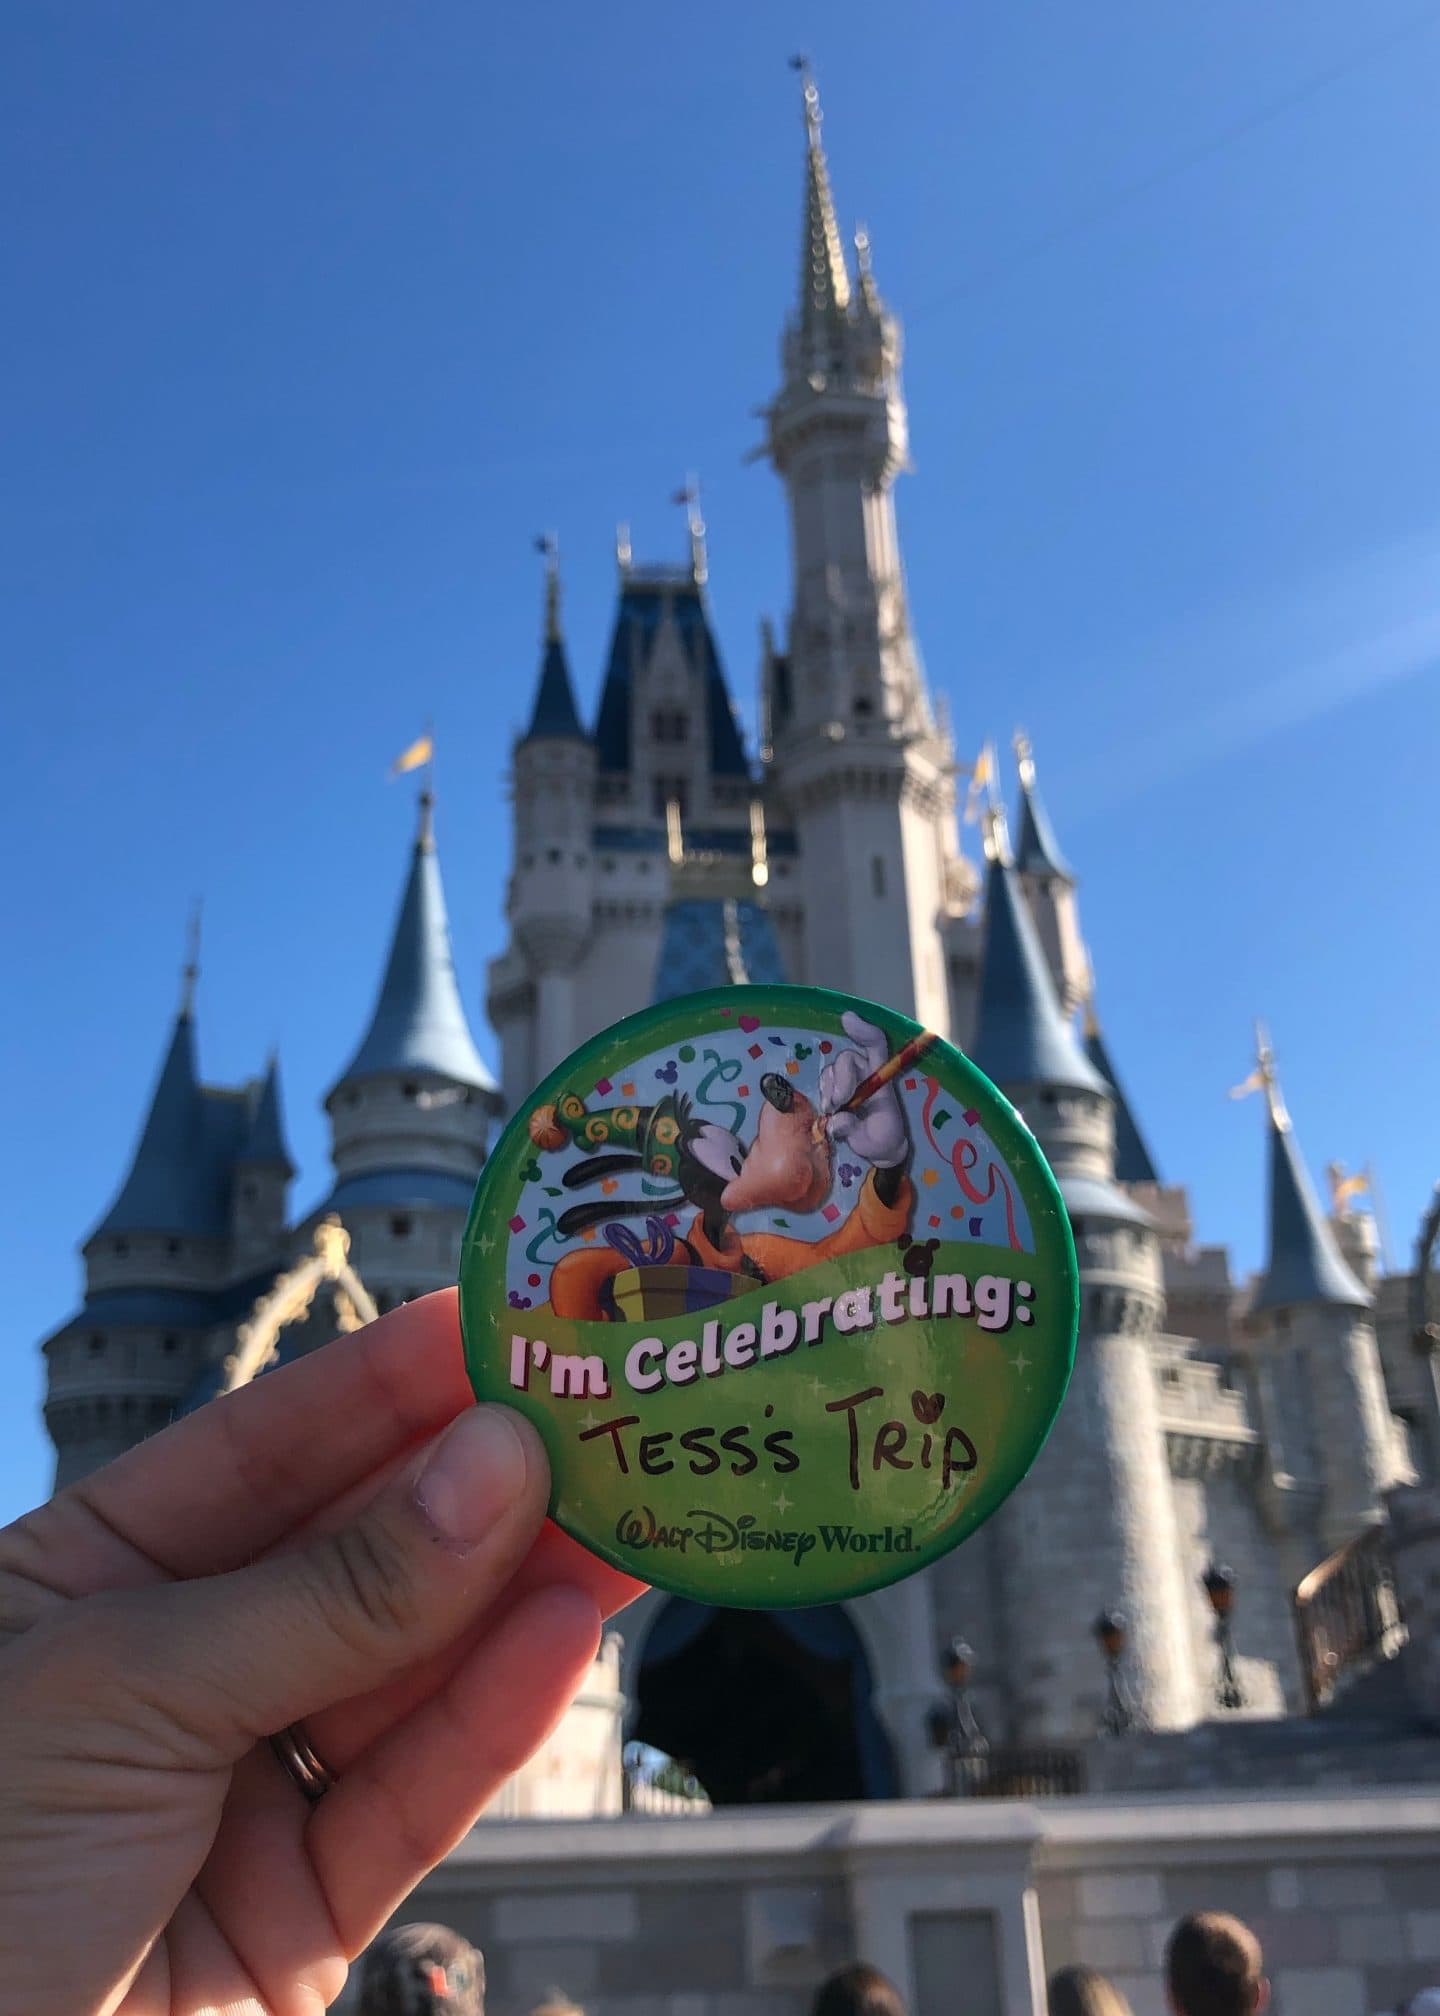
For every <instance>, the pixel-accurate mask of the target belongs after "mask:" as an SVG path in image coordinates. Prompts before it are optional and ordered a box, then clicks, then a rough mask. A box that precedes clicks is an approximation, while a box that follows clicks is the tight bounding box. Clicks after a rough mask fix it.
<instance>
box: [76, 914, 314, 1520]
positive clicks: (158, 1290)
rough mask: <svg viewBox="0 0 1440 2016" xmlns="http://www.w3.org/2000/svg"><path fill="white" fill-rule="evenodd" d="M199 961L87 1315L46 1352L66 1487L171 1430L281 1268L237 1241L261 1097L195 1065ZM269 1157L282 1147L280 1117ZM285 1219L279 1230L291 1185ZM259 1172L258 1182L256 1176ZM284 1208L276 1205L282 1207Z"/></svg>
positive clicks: (108, 1234) (102, 1246) (101, 1229)
mask: <svg viewBox="0 0 1440 2016" xmlns="http://www.w3.org/2000/svg"><path fill="white" fill-rule="evenodd" d="M196 972H197V968H196V962H195V955H194V953H193V951H192V955H191V959H190V963H189V965H188V966H187V968H186V974H185V984H184V993H183V997H182V1000H181V1005H180V1011H179V1013H178V1015H177V1016H176V1018H175V1023H174V1026H173V1028H172V1029H171V1032H170V1039H169V1042H168V1043H167V1045H166V1048H165V1055H164V1058H163V1060H162V1062H161V1066H160V1073H159V1076H158V1078H157V1080H156V1083H155V1089H154V1092H153V1093H152V1095H151V1099H150V1105H149V1108H148V1110H147V1112H146V1116H145V1120H144V1124H143V1126H142V1127H141V1130H140V1139H139V1142H138V1143H137V1145H136V1148H135V1153H134V1156H133V1157H132V1159H131V1163H130V1167H129V1169H128V1171H127V1172H126V1175H125V1180H124V1182H123V1183H122V1184H121V1186H120V1189H119V1192H118V1193H117V1195H116V1197H115V1199H114V1201H113V1203H112V1204H111V1205H110V1207H109V1209H108V1210H107V1211H106V1213H105V1215H104V1216H103V1218H102V1219H101V1220H100V1222H99V1224H98V1225H97V1226H96V1227H95V1229H94V1231H93V1232H92V1233H91V1234H90V1236H89V1237H88V1238H87V1239H86V1241H85V1244H84V1247H83V1248H82V1252H83V1255H84V1261H85V1294H84V1299H83V1301H82V1303H81V1306H80V1308H79V1309H78V1310H77V1311H76V1312H75V1314H74V1315H72V1316H71V1317H70V1318H69V1319H68V1320H67V1321H66V1322H65V1323H63V1324H62V1325H61V1326H60V1327H59V1329H58V1330H56V1331H55V1332H54V1333H53V1334H52V1335H51V1336H50V1337H49V1338H48V1339H47V1340H46V1343H45V1346H44V1349H45V1355H46V1359H47V1365H48V1386H47V1393H46V1402H45V1420H46V1426H47V1427H48V1428H49V1431H50V1435H51V1438H52V1440H53V1441H54V1443H55V1450H56V1477H55V1481H56V1487H57V1489H58V1488H59V1487H60V1486H62V1485H65V1484H68V1483H71V1482H73V1481H74V1480H75V1479H76V1478H77V1477H83V1476H85V1475H87V1474H88V1472H90V1471H91V1470H94V1469H96V1468H97V1467H98V1466H99V1465H100V1464H102V1463H106V1462H109V1460H110V1459H111V1458H112V1457H113V1456H117V1455H119V1454H120V1453H121V1451H122V1450H125V1449H128V1448H130V1447H131V1446H132V1445H133V1444H134V1443H136V1442H139V1441H141V1440H143V1438H144V1437H145V1436H146V1435H149V1434H152V1433H153V1432H154V1431H155V1430H156V1429H157V1428H163V1427H164V1426H165V1424H166V1423H167V1422H168V1421H169V1420H170V1418H171V1415H172V1414H173V1412H174V1411H175V1408H176V1407H177V1406H178V1404H179V1403H180V1401H181V1400H182V1399H183V1397H184V1395H185V1394H186V1393H187V1392H188V1391H189V1389H190V1387H191V1385H192V1384H193V1382H194V1380H195V1378H196V1376H197V1375H198V1374H199V1373H200V1371H201V1370H202V1369H203V1368H204V1367H205V1365H206V1364H207V1362H208V1356H209V1344H210V1339H211V1337H212V1335H213V1333H214V1332H215V1330H216V1326H217V1325H219V1324H221V1323H223V1321H224V1320H225V1317H226V1315H227V1311H228V1304H229V1301H230V1299H231V1298H232V1297H233V1295H234V1293H235V1292H236V1290H237V1287H238V1286H239V1285H240V1283H241V1282H242V1281H243V1277H244V1274H245V1272H246V1268H247V1265H248V1267H249V1268H250V1270H251V1271H263V1268H264V1265H265V1263H266V1262H267V1261H273V1260H274V1258H276V1257H277V1253H278V1245H279V1238H280V1224H279V1222H277V1221H276V1218H275V1215H274V1211H273V1209H272V1211H271V1212H270V1214H269V1222H270V1224H271V1226H272V1228H273V1233H274V1237H273V1240H272V1244H271V1249H270V1251H269V1253H266V1252H265V1251H264V1248H263V1242H261V1241H260V1240H259V1238H258V1231H257V1238H256V1240H255V1241H254V1242H253V1243H252V1244H250V1245H249V1246H248V1247H247V1248H246V1249H245V1250H244V1251H243V1252H242V1251H240V1250H239V1249H238V1248H237V1245H236V1242H235V1240H234V1238H233V1236H232V1232H233V1227H234V1225H235V1222H236V1217H237V1213H238V1212H239V1210H240V1208H241V1207H240V1204H239V1202H238V1199H239V1196H240V1192H241V1187H242V1184H243V1182H244V1180H245V1178H244V1175H243V1159H242V1158H243V1156H244V1152H245V1148H246V1145H247V1142H250V1141H251V1140H252V1139H254V1127H255V1120H256V1118H257V1117H258V1116H259V1113H260V1107H259V1106H258V1105H257V1099H258V1098H259V1097H260V1091H259V1088H258V1087H257V1086H256V1085H254V1084H252V1085H247V1086H241V1087H230V1086H212V1085H204V1084H202V1083H201V1081H200V1075H199V1070H198V1067H197V1063H196V1054H195V1019H194V987H195V979H196ZM274 1120H275V1126H274V1130H273V1131H272V1130H271V1129H270V1127H269V1123H268V1122H267V1130H266V1135H265V1136H264V1137H262V1141H261V1146H262V1147H264V1148H265V1152H266V1154H267V1157H268V1156H269V1155H270V1154H271V1153H272V1151H273V1150H274V1148H275V1147H276V1146H277V1145H278V1146H279V1148H280V1154H281V1156H282V1157H283V1155H284V1150H283V1144H280V1142H279V1134H278V1106H277V1107H276V1109H275V1114H274ZM267 1167H268V1168H269V1170H270V1174H271V1180H272V1181H273V1180H274V1179H275V1178H276V1177H277V1176H278V1177H279V1199H278V1212H279V1221H281V1222H283V1213H284V1184H285V1181H286V1180H288V1158H286V1159H285V1164H284V1170H285V1173H284V1174H283V1175H281V1174H280V1172H279V1169H278V1167H277V1166H276V1165H274V1164H271V1163H267ZM257 1173H258V1172H257ZM273 1202H274V1200H273V1199H272V1205H273Z"/></svg>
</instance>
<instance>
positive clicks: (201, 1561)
mask: <svg viewBox="0 0 1440 2016" xmlns="http://www.w3.org/2000/svg"><path fill="white" fill-rule="evenodd" d="M549 1489H550V1482H549V1471H548V1468H547V1465H546V1461H545V1453H544V1449H543V1448H542V1446H541V1443H540V1439H539V1437H538V1436H537V1435H536V1433H535V1431H534V1430H533V1429H532V1428H531V1427H530V1426H529V1424H528V1423H527V1422H525V1421H523V1420H522V1419H521V1418H520V1416H519V1415H516V1414H512V1413H510V1412H508V1411H507V1410H505V1409H502V1408H497V1407H476V1406H473V1405H472V1404H471V1395H470V1390H469V1386H468V1384H467V1381H466V1378H465V1370H464V1365H463V1363H462V1359H461V1353H460V1338H459V1326H458V1321H457V1314H456V1302H455V1295H454V1292H453V1290H452V1291H450V1292H449V1293H447V1294H442V1295H431V1296H428V1297H427V1298H426V1299H425V1300H424V1301H421V1302H415V1303H411V1304H410V1305H409V1306H408V1307H406V1308H403V1309H400V1310H397V1311H396V1312H395V1313H394V1314H393V1315H391V1316H387V1317H385V1318H383V1319H382V1320H381V1321H380V1322H378V1323H374V1324H372V1325H370V1326H369V1328H368V1329H365V1330H362V1331H360V1332H358V1333H357V1334H356V1335H355V1336H353V1337H349V1338H346V1339H344V1340H342V1341H340V1342H337V1343H334V1344H330V1345H327V1346H326V1347H325V1348H324V1349H323V1350H320V1351H318V1352H314V1353H312V1354H310V1355H309V1356H307V1357H305V1358H303V1359H301V1360H300V1361H299V1362H298V1363H296V1364H295V1365H292V1366H289V1367H287V1368H286V1369H285V1370H283V1371H279V1372H274V1373H271V1374H269V1375H267V1376H266V1377H265V1378H264V1379H262V1380H260V1381H259V1382H258V1384H256V1385H254V1386H251V1387H247V1388H246V1389H245V1390H244V1391H242V1392H240V1393H237V1394H235V1395H234V1396H233V1397H231V1398H227V1399H223V1400H218V1401H212V1402H210V1403H209V1404H208V1405H207V1406H205V1407H203V1408H201V1409H200V1410H199V1412H198V1413H196V1414H193V1415H191V1416H189V1417H188V1418H187V1419H185V1420H183V1421H180V1422H178V1423H177V1424H176V1425H175V1426H174V1427H173V1428H170V1429H167V1430H166V1432H165V1433H164V1434H162V1435H157V1436H156V1437H154V1439H153V1440H151V1441H149V1442H146V1443H143V1444H142V1445H141V1446H140V1447H139V1448H137V1449H133V1450H131V1451H130V1452H129V1454H128V1455H125V1456H122V1457H121V1458H120V1459H119V1460H118V1461H117V1462H115V1463H112V1464H110V1465H109V1466H108V1467H107V1468H106V1469H104V1470H101V1471H99V1472H98V1473H97V1474H96V1475H95V1476H93V1477H90V1478H87V1479H86V1480H85V1481H84V1482H83V1483H80V1484H77V1485H74V1486H72V1487H71V1488H70V1489H69V1490H68V1491H64V1492H62V1493H61V1494H60V1495H59V1496H58V1497H57V1498H55V1499H53V1500H52V1501H51V1502H50V1503H49V1504H48V1505H45V1506H42V1507H41V1508H40V1509H39V1510H38V1511H36V1512H32V1513H30V1514H28V1515H27V1516H26V1517H25V1518H24V1519H21V1520H19V1521H18V1522H17V1523H16V1524H15V1525H13V1526H11V1527H8V1528H6V1529H5V1530H4V1531H3V1532H0V1952H3V1953H4V1955H5V1964H4V1968H3V1971H0V2012H3V2016H12V2012H13V2016H19V2012H23V2016H102V2012H103V2016H199V2012H202V2011H207V2012H208V2011H214V2010H216V2009H224V2010H225V2011H226V2012H227V2016H242V2012H246V2016H317V2012H318V2011H319V2010H321V2009H323V2008H326V2007H328V2006H329V2004H330V2003H331V2002H332V2001H333V2000H334V1999H335V1997H336V1996H337V1995H338V1994H339V1993H340V1990H341V1988H342V1986H343V1985H344V1981H345V1974H346V1963H347V1961H348V1960H349V1959H351V1958H353V1956H354V1955H355V1954H356V1953H358V1952H359V1951H360V1950H361V1948H362V1947H363V1946H365V1945H366V1944H367V1942H368V1941H369V1940H370V1939H371V1938H373V1936H374V1935H375V1933H376V1932H377V1931H378V1930H379V1928H380V1927H381V1926H382V1925H383V1924H384V1922H385V1920H386V1919H387V1918H388V1917H389V1916H390V1914H391V1913H392V1912H393V1911H394V1909H395V1907H396V1906H397V1905H398V1904H399V1903H400V1902H401V1900H402V1899H403V1898H404V1897H405V1896H406V1894H407V1893H408V1892H409V1891H410V1890H411V1889H412V1888H413V1886H414V1885H415V1883H416V1882H418V1880H419V1879H420V1877H421V1876H422V1875H424V1873H425V1872H426V1870H427V1869H429V1868H430V1867H431V1866H432V1865H433V1864H434V1863H436V1862H438V1861H439V1860H440V1859H441V1858H442V1857H443V1856H444V1855H445V1854H446V1853H447V1852H448V1850H449V1849H450V1848H451V1847H453V1846H454V1844H455V1842H456V1841H458V1840H459V1839H460V1837H461V1836H462V1835H463V1834H464V1833H465V1832H466V1831H467V1830H468V1829H469V1827H470V1826H471V1825H472V1824H473V1822H474V1820H475V1818H476V1816H477V1814H478V1813H479V1811H480V1809H481V1808H482V1807H483V1806H484V1805H485V1804H486V1803H487V1801H488V1800H489V1799H490V1797H491V1796H492V1795H493V1793H494V1792H495V1791H496V1789H497V1787H498V1786H499V1785H500V1784H501V1783H502V1782H503V1781H504V1779H505V1778H506V1777H507V1776H508V1775H509V1774H510V1773H511V1772H512V1771H514V1770H515V1769H516V1768H517V1766H519V1765H520V1764H521V1763H523V1762H524V1760H525V1758H526V1757H528V1756H529V1755H530V1753H531V1752H532V1751H533V1750H534V1749H535V1747H536V1746H537V1744H539V1743H540V1742H541V1741H542V1740H543V1739H544V1737H545V1736H546V1735H547V1734H548V1732H549V1731H550V1730H551V1729H552V1728H553V1727H554V1725H555V1723H556V1722H557V1721H558V1720H559V1718H560V1716H561V1714H562V1713H563V1712H564V1710H565V1708H566V1706H567V1704H568V1703H569V1701H570V1700H571V1698H572V1696H573V1694H574V1692H575V1689H576V1687H577V1686H578V1685H579V1683H580V1681H581V1680H582V1679H583V1677H584V1676H585V1674H586V1672H587V1671H588V1668H589V1666H590V1662H591V1660H592V1659H593V1657H594V1654H595V1648H596V1644H597V1641H598V1637H599V1631H600V1620H601V1616H602V1614H605V1613H608V1612H609V1611H611V1610H614V1609H617V1608H618V1607H619V1606H620V1605H621V1604H623V1603H626V1602H628V1601H630V1599H631V1598H632V1597H633V1596H634V1595H635V1594H637V1593H638V1586H639V1585H637V1584H636V1583H633V1582H631V1581H628V1580H627V1579H626V1578H625V1577H623V1576H621V1575H618V1574H616V1573H614V1572H613V1571H612V1570H610V1569H608V1568H606V1567H605V1566H603V1564H601V1563H600V1562H598V1561H596V1560H594V1559H593V1558H592V1557H591V1556H589V1555H588V1554H586V1553H584V1552H583V1550H581V1549H580V1548H578V1547H576V1546H575V1545H574V1544H573V1543H572V1542H570V1541H569V1540H567V1539H565V1537H564V1536H563V1535H562V1534H560V1533H559V1532H557V1531H556V1529H555V1528H553V1527H547V1526H545V1525H544V1519H545V1505H546V1500H547V1497H548V1494H549ZM542 1529H543V1530H542ZM302 1717H303V1718H304V1720H305V1724H306V1731H307V1734H308V1735H309V1737H310V1739H311V1741H312V1743H313V1745H314V1748H315V1750H316V1752H317V1753H318V1755H319V1756H320V1757H321V1758H322V1759H323V1760H324V1762H325V1763H326V1764H327V1765H328V1766H329V1767H330V1769H331V1770H332V1771H333V1772H334V1774H335V1783H334V1785H333V1787H332V1788H331V1789H330V1790H329V1791H328V1792H327V1793H326V1794H325V1795H324V1797H323V1798H322V1799H321V1800H320V1801H319V1802H318V1803H317V1804H316V1805H314V1806H311V1805H308V1804H307V1802H306V1801H305V1799H304V1798H303V1797H302V1795H301V1793H300V1791H299V1789H298V1788H297V1786H296V1785H295V1784H294V1783H293V1782H292V1780H291V1779H290V1777H289V1776H288V1775H287V1773H286V1772H285V1771H284V1769H283V1768H282V1767H281V1765H280V1764H279V1763H278V1762H277V1760H276V1758H275V1756H274V1754H273V1752H272V1751H271V1749H270V1747H269V1744H268V1742H267V1741H266V1739H267V1738H268V1737H269V1736H270V1735H271V1734H273V1733H274V1732H275V1731H276V1730H280V1729H283V1728H285V1727H287V1726H288V1725H289V1724H290V1723H292V1722H295V1721H298V1720H300V1719H301V1718H302Z"/></svg>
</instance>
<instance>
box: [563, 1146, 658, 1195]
mask: <svg viewBox="0 0 1440 2016" xmlns="http://www.w3.org/2000/svg"><path fill="white" fill-rule="evenodd" d="M644 1167H645V1158H644V1156H643V1155H624V1154H615V1155H592V1156H591V1157H590V1159H589V1161H588V1162H577V1163H576V1164H575V1166H574V1168H573V1169H567V1170H566V1171H565V1174H564V1175H563V1176H562V1177H561V1178H560V1181H561V1182H562V1183H563V1184H564V1185H565V1188H566V1189H567V1190H583V1189H585V1188H586V1186H587V1185H588V1184H590V1183H598V1182H599V1181H600V1180H601V1178H602V1177H605V1176H637V1175H638V1174H639V1173H640V1171H641V1170H642V1169H643V1168H644Z"/></svg>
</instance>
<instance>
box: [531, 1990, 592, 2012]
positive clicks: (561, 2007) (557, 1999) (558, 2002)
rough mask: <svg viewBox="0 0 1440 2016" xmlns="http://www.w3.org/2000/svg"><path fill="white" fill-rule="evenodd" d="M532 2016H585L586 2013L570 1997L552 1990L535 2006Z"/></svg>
mask: <svg viewBox="0 0 1440 2016" xmlns="http://www.w3.org/2000/svg"><path fill="white" fill-rule="evenodd" d="M530 2016H585V2011H584V2010H583V2009H582V2008H581V2007H580V2004H579V2003H578V2002H572V2001H571V2000H570V1997H569V1996H568V1995H562V1994H561V1992H560V1990H559V1989H558V1988H550V1989H547V1991H546V1993H545V1994H544V1995H543V1996H542V1997H541V1999H540V2000H539V2001H538V2002H537V2003H536V2004H535V2007H534V2008H533V2009H532V2010H531V2011H530Z"/></svg>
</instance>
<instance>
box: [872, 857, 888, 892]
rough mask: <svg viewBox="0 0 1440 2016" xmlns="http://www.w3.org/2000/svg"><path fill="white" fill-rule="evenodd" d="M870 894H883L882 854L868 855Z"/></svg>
mask: <svg viewBox="0 0 1440 2016" xmlns="http://www.w3.org/2000/svg"><path fill="white" fill-rule="evenodd" d="M870 894H871V895H872V896H883V895H884V894H885V857H884V855H883V854H872V855H871V856H870Z"/></svg>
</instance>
